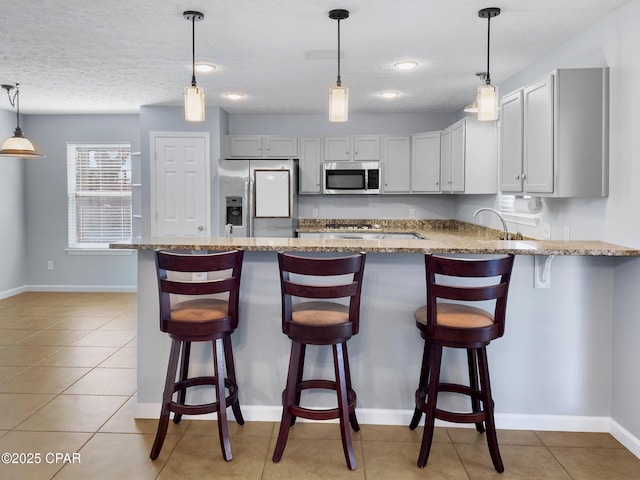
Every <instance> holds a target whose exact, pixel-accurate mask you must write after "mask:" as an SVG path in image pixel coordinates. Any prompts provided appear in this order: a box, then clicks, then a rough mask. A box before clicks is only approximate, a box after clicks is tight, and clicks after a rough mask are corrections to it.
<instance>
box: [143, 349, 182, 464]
mask: <svg viewBox="0 0 640 480" xmlns="http://www.w3.org/2000/svg"><path fill="white" fill-rule="evenodd" d="M179 355H180V341H179V340H176V339H172V340H171V351H170V353H169V365H168V366H167V377H166V379H165V383H164V393H163V394H162V410H161V411H160V419H159V420H158V431H157V433H156V439H155V441H154V442H153V447H152V448H151V454H150V455H149V457H151V459H152V460H155V459H156V458H158V455H160V450H162V444H163V443H164V439H165V437H166V435H167V428H168V426H169V414H170V413H171V410H170V403H171V398H172V397H173V388H174V385H175V381H176V371H177V370H178V357H179Z"/></svg>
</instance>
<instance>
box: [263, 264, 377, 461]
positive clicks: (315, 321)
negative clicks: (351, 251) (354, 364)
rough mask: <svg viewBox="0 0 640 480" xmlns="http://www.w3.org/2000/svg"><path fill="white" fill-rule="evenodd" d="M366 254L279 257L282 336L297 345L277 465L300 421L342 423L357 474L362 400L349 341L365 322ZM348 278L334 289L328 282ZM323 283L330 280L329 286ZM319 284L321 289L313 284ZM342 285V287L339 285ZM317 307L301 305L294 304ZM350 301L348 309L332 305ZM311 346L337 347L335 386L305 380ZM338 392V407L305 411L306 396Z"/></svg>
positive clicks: (330, 382)
mask: <svg viewBox="0 0 640 480" xmlns="http://www.w3.org/2000/svg"><path fill="white" fill-rule="evenodd" d="M364 263H365V254H364V253H360V254H358V255H353V256H348V257H342V258H327V259H317V258H305V257H298V256H293V255H287V254H283V253H279V254H278V265H279V266H280V285H281V291H282V332H283V333H285V334H286V335H287V336H288V337H289V338H290V339H291V357H290V360H289V371H288V375H287V385H286V387H285V389H284V392H283V393H282V421H281V422H280V432H279V433H278V440H277V443H276V448H275V452H274V453H273V461H274V462H279V461H280V460H281V459H282V454H283V453H284V448H285V446H286V444H287V438H288V436H289V428H290V427H291V426H293V424H294V423H295V420H296V417H302V418H307V419H311V420H330V419H334V418H338V419H340V433H341V436H342V449H343V451H344V456H345V459H346V461H347V466H348V467H349V468H350V469H351V470H355V468H356V460H355V456H354V453H353V445H352V443H351V431H350V429H349V424H351V427H352V428H353V429H354V430H355V431H358V430H360V426H359V425H358V420H357V419H356V413H355V408H356V394H355V392H354V390H353V388H352V386H351V374H350V372H349V355H348V352H347V340H348V339H349V338H351V337H352V336H353V335H356V334H357V333H358V328H359V318H360V291H361V289H362V275H363V272H364ZM338 275H347V278H348V280H345V279H344V278H340V279H336V281H334V282H333V283H330V284H328V283H327V281H329V280H327V279H326V277H329V276H338ZM318 277H324V279H325V280H324V281H322V280H320V279H319V278H318ZM311 282H318V283H319V284H315V283H311ZM338 282H339V283H338ZM294 297H297V298H304V299H308V300H311V301H298V302H297V303H294V302H293V301H292V298H294ZM340 298H348V299H349V302H348V304H346V305H345V304H342V303H337V302H333V301H328V300H329V299H340ZM307 345H331V346H332V347H333V363H334V369H335V381H333V380H318V379H314V380H303V370H304V357H305V350H306V346H307ZM318 388H320V389H329V390H335V391H336V394H337V397H338V407H337V408H332V409H311V408H305V407H302V406H300V396H301V393H302V391H303V390H307V389H318Z"/></svg>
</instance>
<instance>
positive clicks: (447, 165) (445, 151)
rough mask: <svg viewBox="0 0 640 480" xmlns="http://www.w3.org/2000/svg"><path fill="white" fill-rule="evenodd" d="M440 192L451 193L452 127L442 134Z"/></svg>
mask: <svg viewBox="0 0 640 480" xmlns="http://www.w3.org/2000/svg"><path fill="white" fill-rule="evenodd" d="M440 191H442V192H450V191H451V127H448V128H445V129H444V130H443V131H442V133H441V134H440Z"/></svg>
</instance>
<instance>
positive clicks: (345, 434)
mask: <svg viewBox="0 0 640 480" xmlns="http://www.w3.org/2000/svg"><path fill="white" fill-rule="evenodd" d="M342 347H343V344H342V343H337V344H335V345H333V363H334V367H335V371H336V389H337V393H338V411H339V414H340V417H339V418H340V434H341V436H342V450H343V451H344V457H345V459H346V461H347V466H348V467H349V469H350V470H355V469H356V459H355V456H354V454H353V445H352V443H351V430H350V429H349V402H348V400H347V379H346V373H345V364H344V355H343V348H342Z"/></svg>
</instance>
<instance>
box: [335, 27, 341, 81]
mask: <svg viewBox="0 0 640 480" xmlns="http://www.w3.org/2000/svg"><path fill="white" fill-rule="evenodd" d="M336 85H337V86H338V87H340V86H341V85H342V79H341V78H340V19H339V18H338V80H337V82H336Z"/></svg>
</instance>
